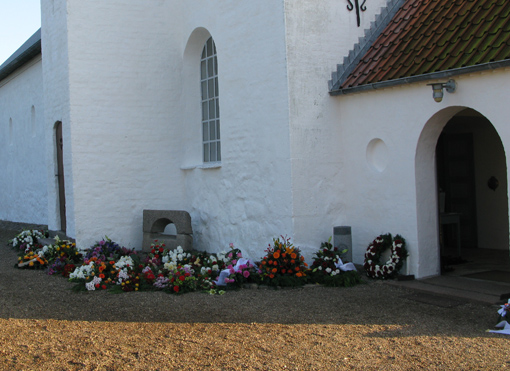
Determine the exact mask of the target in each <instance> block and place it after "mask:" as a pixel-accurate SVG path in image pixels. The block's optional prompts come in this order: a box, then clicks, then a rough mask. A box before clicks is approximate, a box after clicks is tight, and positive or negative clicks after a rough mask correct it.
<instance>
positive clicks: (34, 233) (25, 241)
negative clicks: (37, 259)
mask: <svg viewBox="0 0 510 371" xmlns="http://www.w3.org/2000/svg"><path fill="white" fill-rule="evenodd" d="M45 237H48V232H47V231H43V230H38V229H27V230H24V231H22V232H21V233H19V234H18V235H17V236H16V237H14V238H13V239H12V240H10V241H9V243H10V244H12V247H14V248H15V249H17V250H20V251H21V252H23V253H27V252H29V251H35V250H37V249H39V248H41V247H42V245H41V244H40V243H39V239H41V238H45Z"/></svg>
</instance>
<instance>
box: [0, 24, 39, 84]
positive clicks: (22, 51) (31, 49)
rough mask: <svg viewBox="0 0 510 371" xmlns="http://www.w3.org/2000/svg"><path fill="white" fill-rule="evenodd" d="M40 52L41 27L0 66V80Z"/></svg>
mask: <svg viewBox="0 0 510 371" xmlns="http://www.w3.org/2000/svg"><path fill="white" fill-rule="evenodd" d="M40 53H41V29H40V28H39V30H37V31H36V32H35V33H34V34H33V35H32V36H31V37H30V38H29V39H28V40H27V41H26V42H25V43H24V44H23V45H22V46H21V47H20V48H19V49H18V50H16V51H15V52H14V54H13V55H11V56H10V57H9V59H7V60H6V61H5V62H4V63H3V64H2V65H1V66H0V81H2V80H4V79H5V78H7V77H8V76H9V75H10V74H11V73H13V72H14V71H15V70H17V69H18V68H20V67H22V66H23V65H24V64H26V63H27V62H29V61H30V60H32V59H33V58H34V57H35V56H37V55H38V54H40Z"/></svg>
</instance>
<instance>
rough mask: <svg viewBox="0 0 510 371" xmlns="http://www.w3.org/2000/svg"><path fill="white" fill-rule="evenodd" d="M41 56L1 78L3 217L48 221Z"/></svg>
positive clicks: (0, 216)
mask: <svg viewBox="0 0 510 371" xmlns="http://www.w3.org/2000/svg"><path fill="white" fill-rule="evenodd" d="M44 154H45V141H44V102H43V83H42V64H41V56H40V55H39V56H37V57H36V58H34V59H33V60H32V61H30V62H28V63H27V64H26V65H25V66H23V67H22V68H20V69H18V70H17V71H15V72H14V73H13V74H11V75H10V76H8V77H7V78H6V79H4V80H2V81H0V173H1V174H2V176H0V219H1V220H9V221H16V222H25V223H37V224H46V223H47V202H48V201H47V190H46V163H45V155H44Z"/></svg>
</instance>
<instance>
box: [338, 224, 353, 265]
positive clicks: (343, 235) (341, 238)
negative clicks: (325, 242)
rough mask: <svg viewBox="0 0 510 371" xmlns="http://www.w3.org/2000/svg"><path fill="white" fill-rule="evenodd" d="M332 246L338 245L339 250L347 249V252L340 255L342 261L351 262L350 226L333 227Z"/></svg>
mask: <svg viewBox="0 0 510 371" xmlns="http://www.w3.org/2000/svg"><path fill="white" fill-rule="evenodd" d="M333 246H335V247H338V249H339V250H344V249H347V252H346V253H345V254H343V255H342V261H343V262H344V263H345V262H352V233H351V227H347V226H341V227H333Z"/></svg>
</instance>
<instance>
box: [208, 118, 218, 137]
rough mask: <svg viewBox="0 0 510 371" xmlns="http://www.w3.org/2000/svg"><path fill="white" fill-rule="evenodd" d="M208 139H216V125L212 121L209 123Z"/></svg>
mask: <svg viewBox="0 0 510 371" xmlns="http://www.w3.org/2000/svg"><path fill="white" fill-rule="evenodd" d="M209 139H210V140H216V125H215V124H214V121H213V122H210V123H209Z"/></svg>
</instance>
